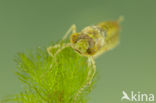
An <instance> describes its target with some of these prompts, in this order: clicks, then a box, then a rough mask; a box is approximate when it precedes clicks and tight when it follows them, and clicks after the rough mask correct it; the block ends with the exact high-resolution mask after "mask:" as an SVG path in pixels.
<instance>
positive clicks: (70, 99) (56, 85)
mask: <svg viewBox="0 0 156 103" xmlns="http://www.w3.org/2000/svg"><path fill="white" fill-rule="evenodd" d="M16 62H17V68H18V70H17V75H18V78H19V79H20V81H22V82H23V84H24V86H23V87H24V88H23V91H22V92H21V93H19V94H17V95H16V96H15V97H14V98H12V99H11V101H12V102H13V101H14V102H15V103H87V101H88V97H87V95H88V93H90V91H91V89H92V87H93V83H92V84H91V85H90V86H88V87H87V88H85V91H83V92H82V93H81V94H80V95H79V96H78V98H77V100H76V101H74V97H75V95H76V93H77V92H78V91H79V89H80V88H81V87H82V86H83V85H84V84H86V79H87V76H88V72H89V70H91V69H92V68H91V67H88V65H87V58H86V57H82V56H80V55H79V54H77V53H75V51H74V50H73V49H72V48H66V49H64V50H62V51H61V52H60V53H59V54H58V55H57V56H56V58H54V57H51V56H50V55H49V54H48V53H47V51H46V49H41V48H38V49H36V50H35V52H34V51H33V52H29V53H26V54H25V53H20V54H18V57H17V58H16Z"/></svg>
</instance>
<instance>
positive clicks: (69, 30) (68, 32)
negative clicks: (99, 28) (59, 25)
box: [62, 24, 76, 41]
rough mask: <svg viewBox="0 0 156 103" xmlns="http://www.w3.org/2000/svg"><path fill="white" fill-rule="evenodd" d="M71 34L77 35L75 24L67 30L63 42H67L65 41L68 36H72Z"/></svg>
mask: <svg viewBox="0 0 156 103" xmlns="http://www.w3.org/2000/svg"><path fill="white" fill-rule="evenodd" d="M70 32H72V33H76V25H75V24H73V25H72V26H71V27H70V28H69V29H68V30H67V32H66V33H65V35H64V37H63V38H62V41H63V40H65V39H66V38H67V37H68V35H69V34H70Z"/></svg>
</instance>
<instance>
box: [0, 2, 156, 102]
mask: <svg viewBox="0 0 156 103" xmlns="http://www.w3.org/2000/svg"><path fill="white" fill-rule="evenodd" d="M155 5H156V1H155V0H94V1H93V0H62V1H61V0H56V1H55V0H0V98H2V97H4V96H7V95H10V94H15V93H18V92H19V91H21V90H22V86H21V83H20V82H19V80H18V79H17V77H16V75H15V71H16V63H15V62H14V61H13V59H14V58H15V56H16V54H17V53H18V52H24V51H27V50H29V49H33V48H36V47H39V46H41V47H42V46H47V47H48V46H49V44H50V42H51V41H57V40H60V39H61V37H62V36H63V35H64V33H65V32H66V30H67V29H68V28H69V27H70V26H71V25H72V24H76V25H77V28H78V31H80V30H81V29H82V28H84V27H85V26H87V25H93V24H96V23H99V22H101V21H106V20H114V19H117V18H118V17H119V16H120V15H123V16H124V17H125V21H124V22H123V23H122V24H121V26H122V32H121V42H120V45H119V46H118V47H117V48H115V49H114V50H113V51H110V52H107V53H105V54H104V55H102V56H100V57H99V58H98V59H97V60H96V64H97V69H98V78H99V79H98V81H97V84H96V88H95V89H94V90H93V92H92V93H91V95H90V101H89V103H120V102H121V101H120V98H121V96H122V91H123V90H125V91H127V92H130V91H132V90H133V91H135V92H138V91H140V92H141V93H154V94H155V95H156V46H155V45H156V29H155V28H156V6H155Z"/></svg>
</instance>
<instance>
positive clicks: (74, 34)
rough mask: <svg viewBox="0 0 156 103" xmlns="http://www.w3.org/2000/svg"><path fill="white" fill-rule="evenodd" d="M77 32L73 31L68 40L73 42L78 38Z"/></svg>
mask: <svg viewBox="0 0 156 103" xmlns="http://www.w3.org/2000/svg"><path fill="white" fill-rule="evenodd" d="M78 35H79V34H78V33H73V34H72V35H71V36H70V42H71V43H73V44H75V43H76V42H77V40H78Z"/></svg>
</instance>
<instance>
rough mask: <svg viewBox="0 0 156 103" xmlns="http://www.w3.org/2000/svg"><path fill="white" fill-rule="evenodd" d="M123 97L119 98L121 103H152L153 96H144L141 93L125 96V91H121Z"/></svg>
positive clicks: (132, 92) (131, 93)
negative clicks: (125, 101) (129, 102)
mask: <svg viewBox="0 0 156 103" xmlns="http://www.w3.org/2000/svg"><path fill="white" fill-rule="evenodd" d="M122 94H123V96H122V97H121V101H123V100H127V101H131V102H137V101H139V102H153V101H154V94H152V93H151V94H146V93H141V92H134V91H131V92H130V93H129V94H127V93H126V92H125V91H122Z"/></svg>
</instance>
